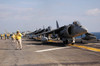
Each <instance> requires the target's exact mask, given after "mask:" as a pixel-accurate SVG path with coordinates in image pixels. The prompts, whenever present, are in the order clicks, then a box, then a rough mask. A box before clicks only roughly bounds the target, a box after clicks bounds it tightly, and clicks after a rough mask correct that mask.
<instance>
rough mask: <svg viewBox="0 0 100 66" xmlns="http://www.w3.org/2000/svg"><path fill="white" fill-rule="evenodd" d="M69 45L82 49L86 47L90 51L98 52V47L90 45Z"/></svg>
mask: <svg viewBox="0 0 100 66" xmlns="http://www.w3.org/2000/svg"><path fill="white" fill-rule="evenodd" d="M70 46H74V47H78V48H83V49H87V50H91V51H95V52H100V49H97V48H92V47H87V46H82V45H76V44H74V45H71V44H70Z"/></svg>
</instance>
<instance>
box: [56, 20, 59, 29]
mask: <svg viewBox="0 0 100 66" xmlns="http://www.w3.org/2000/svg"><path fill="white" fill-rule="evenodd" d="M56 26H57V28H59V24H58V21H57V20H56Z"/></svg>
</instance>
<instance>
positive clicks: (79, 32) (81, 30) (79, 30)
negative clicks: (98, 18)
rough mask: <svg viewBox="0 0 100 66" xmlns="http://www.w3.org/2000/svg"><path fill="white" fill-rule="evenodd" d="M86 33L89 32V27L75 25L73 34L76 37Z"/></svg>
mask: <svg viewBox="0 0 100 66" xmlns="http://www.w3.org/2000/svg"><path fill="white" fill-rule="evenodd" d="M85 33H87V29H86V28H84V27H75V28H74V29H73V36H74V37H77V36H80V35H82V34H85Z"/></svg>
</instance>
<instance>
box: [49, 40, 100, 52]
mask: <svg viewBox="0 0 100 66" xmlns="http://www.w3.org/2000/svg"><path fill="white" fill-rule="evenodd" d="M48 42H57V41H53V40H48ZM69 46H74V47H78V48H83V49H87V50H91V51H95V52H100V49H97V48H93V47H87V46H82V45H77V44H74V45H71V44H69Z"/></svg>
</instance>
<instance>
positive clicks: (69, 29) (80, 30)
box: [41, 21, 87, 46]
mask: <svg viewBox="0 0 100 66" xmlns="http://www.w3.org/2000/svg"><path fill="white" fill-rule="evenodd" d="M56 24H57V29H54V30H51V31H48V32H43V33H42V34H41V35H42V38H41V41H42V42H47V41H48V40H49V35H51V34H53V35H57V37H59V38H60V40H62V41H63V44H64V45H65V46H66V45H67V44H68V42H69V41H71V43H72V44H74V43H75V37H77V36H80V35H82V34H85V33H87V29H86V28H85V27H83V26H82V25H81V24H80V23H79V22H78V21H74V22H73V24H69V25H64V26H62V27H59V25H58V22H57V21H56Z"/></svg>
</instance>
